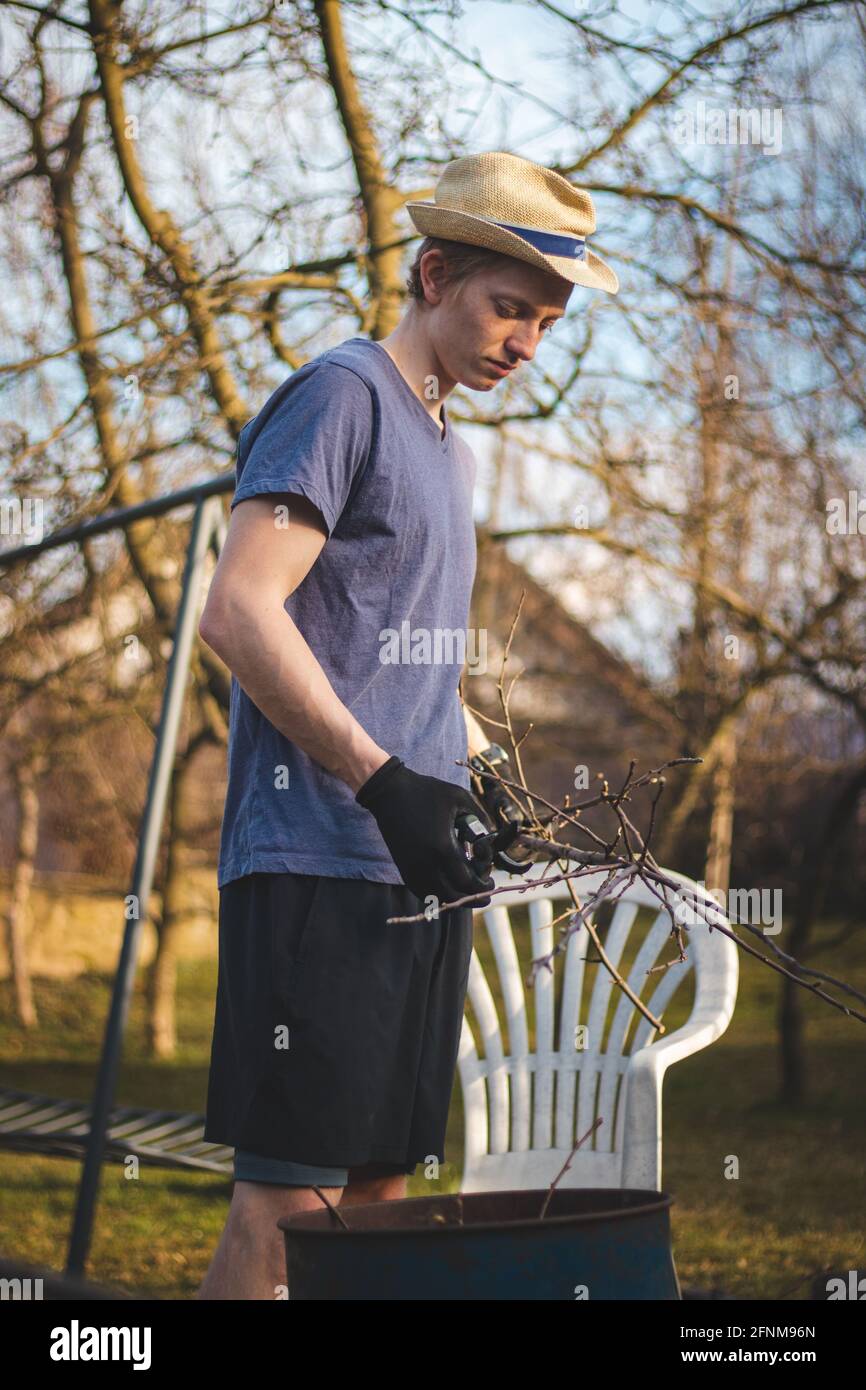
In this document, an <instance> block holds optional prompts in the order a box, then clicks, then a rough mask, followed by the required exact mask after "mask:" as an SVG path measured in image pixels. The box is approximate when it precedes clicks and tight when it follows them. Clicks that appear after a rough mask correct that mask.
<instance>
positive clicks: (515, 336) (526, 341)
mask: <svg viewBox="0 0 866 1390" xmlns="http://www.w3.org/2000/svg"><path fill="white" fill-rule="evenodd" d="M540 339H541V334H540V332H539V331H538V330H537V329H535V328H533V327H532V325H531V324H528V325H527V326H526V327H525V328H520V329H517V330H516V331H515V332H514V333H510V334H509V335H508V338H507V339H506V341H505V351H506V352H507V353H508V354H509V356H510V357H519V358H520V360H521V361H522V362H531V361H532V359H533V357H534V356H535V350H536V348H537V347H538V344H539V341H540Z"/></svg>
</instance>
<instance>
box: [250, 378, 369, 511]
mask: <svg viewBox="0 0 866 1390" xmlns="http://www.w3.org/2000/svg"><path fill="white" fill-rule="evenodd" d="M247 428H248V429H251V430H252V431H253V440H252V443H251V445H250V446H249V450H248V452H246V454H244V446H243V435H242V436H241V441H240V449H239V453H238V481H237V486H236V488H235V493H234V496H233V497H232V503H231V505H232V507H235V506H236V505H237V503H238V502H243V501H244V500H245V499H246V498H247V497H256V496H259V495H261V494H262V493H274V492H288V493H298V494H299V495H301V496H303V497H306V498H307V499H308V500H309V501H310V502H312V503H313V505H314V506H315V507H317V508H318V509H319V511H320V512H321V514H322V516H323V518H324V521H325V525H326V526H327V529H328V535H329V536H330V534H331V532H332V531H333V529H334V527H335V526H336V524H337V522H338V520H339V518H340V514H341V512H342V511H343V509H344V507H345V505H346V502H347V501H348V498H349V493H350V491H351V489H352V484H353V483H354V481H355V478H356V476H357V475H358V473H359V472H360V471H361V470H362V469H363V467H364V465H365V463H366V460H367V458H368V456H369V452H370V447H371V442H372V432H373V401H372V397H371V394H370V390H369V388H368V387H367V386H366V385H365V383H364V382H363V381H362V380H361V378H360V377H359V376H356V374H355V373H354V372H352V371H349V370H348V368H346V367H341V366H338V365H337V364H336V363H334V362H322V363H320V364H318V365H317V366H316V367H314V369H313V370H312V371H311V372H307V373H305V374H304V375H303V376H302V377H295V376H293V377H289V378H288V380H287V381H286V382H284V383H283V385H282V386H281V387H278V389H277V390H276V391H275V392H274V394H273V396H271V398H270V400H269V401H268V403H267V405H266V406H265V407H264V409H263V411H262V412H261V415H259V416H257V417H256V419H255V420H253V421H251V423H250V425H249V426H247Z"/></svg>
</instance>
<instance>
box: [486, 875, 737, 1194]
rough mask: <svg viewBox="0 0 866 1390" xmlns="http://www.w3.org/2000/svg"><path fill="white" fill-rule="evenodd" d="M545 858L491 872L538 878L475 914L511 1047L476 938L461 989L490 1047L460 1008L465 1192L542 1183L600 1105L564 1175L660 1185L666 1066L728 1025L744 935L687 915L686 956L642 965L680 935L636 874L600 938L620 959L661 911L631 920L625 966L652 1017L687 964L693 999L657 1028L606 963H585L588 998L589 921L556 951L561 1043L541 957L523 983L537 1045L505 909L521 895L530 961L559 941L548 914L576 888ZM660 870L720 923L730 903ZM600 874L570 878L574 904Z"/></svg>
mask: <svg viewBox="0 0 866 1390" xmlns="http://www.w3.org/2000/svg"><path fill="white" fill-rule="evenodd" d="M545 870H546V872H547V875H548V877H550V876H551V874H552V873H553V874H557V873H558V872H559V869H558V868H557V866H556V865H554V866H553V870H552V871H551V869H550V866H543V865H541V864H537V865H533V866H532V868H530V870H529V871H528V873H527V874H526V875H525V876H524V877H519V876H511V875H508V874H505V873H503V872H501V871H499V870H496V871H494V873H493V878H494V882H495V884H496V886H497V887H502V886H506V885H509V884H514V885H517V884H525V883H532V884H535V886H533V887H530V888H528V889H524V891H522V892H518V891H516V890H515V891H513V892H508V893H503V894H502V895H501V896H500V897H494V898H493V899H492V901H491V904H490V906H489V907H487V908H484V909H482V910H481V911H480V912H478V913H476V915H475V922H476V930H477V928H478V925H479V923H480V920H481V919H482V918H483V920H484V923H485V926H486V928H487V932H488V935H489V937H490V941H491V944H492V947H493V953H494V957H495V961H496V969H497V972H498V975H499V980H500V986H501V996H502V1001H503V1006H504V1012H505V1020H506V1023H507V1028H508V1038H509V1042H510V1053H509V1055H506V1053H505V1048H504V1043H503V1035H502V1031H501V1028H500V1021H499V1018H498V1015H497V1010H496V1005H495V1003H494V998H493V994H492V993H491V990H490V986H489V984H488V981H487V977H486V975H485V973H484V969H483V967H482V965H481V962H480V960H479V958H478V953H477V951H476V950H475V949H473V952H472V959H471V964H470V970H469V982H468V990H467V993H468V999H469V1002H470V1003H471V1005H472V1009H473V1011H474V1017H475V1019H476V1020H477V1027H478V1030H479V1032H480V1035H481V1038H482V1041H483V1048H484V1056H483V1057H479V1055H478V1049H477V1046H476V1042H475V1038H474V1036H473V1032H472V1027H471V1026H470V1022H469V1020H468V1018H467V1017H466V1015H465V1014H464V1018H463V1029H462V1033H461V1038H460V1051H459V1059H458V1068H459V1072H460V1081H461V1087H462V1092H463V1108H464V1116H465V1143H464V1158H463V1177H462V1182H461V1190H462V1191H463V1192H493V1191H509V1190H519V1189H526V1188H544V1187H548V1186H549V1185H550V1183H552V1182H553V1180H554V1178H555V1177H556V1175H557V1173H559V1171H560V1169H561V1168H562V1166H563V1164H564V1163H565V1160H566V1159H567V1157H568V1155H569V1153H570V1152H571V1148H572V1145H573V1144H574V1142H575V1138H576V1137H580V1136H583V1135H585V1134H586V1132H587V1130H588V1129H590V1127H591V1126H592V1124H593V1122H594V1121H595V1120H596V1118H597V1117H598V1116H601V1117H602V1121H603V1122H602V1124H601V1125H600V1126H599V1127H598V1129H597V1130H596V1131H595V1134H594V1136H593V1135H590V1137H589V1138H588V1139H586V1140H585V1141H584V1144H583V1145H582V1147H581V1148H579V1149H578V1150H577V1152H576V1153H575V1155H574V1157H573V1158H572V1160H571V1166H570V1168H569V1169H568V1171H567V1172H566V1173H565V1174H564V1175H563V1177H562V1179H561V1180H560V1183H559V1186H561V1187H629V1188H645V1189H651V1190H652V1191H656V1192H658V1191H661V1190H662V1188H661V1171H662V1082H663V1079H664V1074H665V1071H666V1069H667V1068H668V1067H669V1066H670V1064H671V1063H672V1062H677V1061H679V1059H680V1058H681V1057H688V1056H690V1054H691V1053H693V1052H698V1051H700V1049H701V1048H702V1047H707V1046H709V1044H710V1043H711V1042H714V1041H715V1039H716V1038H718V1037H720V1036H721V1034H722V1033H724V1031H725V1029H726V1028H727V1026H728V1024H729V1023H730V1021H731V1017H732V1015H733V1011H734V1003H735V1001H736V997H737V982H738V978H739V958H738V947H737V946H736V945H735V943H734V942H733V941H732V940H731V939H730V938H729V937H727V936H725V935H724V934H723V933H722V932H720V931H710V930H709V928H708V927H707V925H706V924H705V923H704V922H703V921H702V920H701V919H700V918H699V917H698V914H697V913H694V914H693V916H692V917H687V918H686V921H685V924H684V928H685V929H684V937H685V944H686V954H687V956H688V960H687V962H685V963H683V964H675V965H671V966H670V967H669V968H668V969H667V970H664V971H660V972H659V973H658V974H655V975H651V976H649V977H647V974H646V972H647V970H648V968H649V967H650V966H652V965H655V964H657V963H658V962H659V961H660V959H664V960H669V959H671V957H672V956H673V955H675V953H676V940H675V938H673V937H671V936H670V930H671V919H670V915H669V914H668V912H667V911H666V910H665V908H664V907H663V905H662V903H661V901H660V900H659V898H658V897H656V896H655V895H654V894H653V893H651V892H650V890H649V889H648V888H647V887H646V885H645V884H644V883H643V882H641V880H640V879H635V880H634V881H633V882H632V883H631V884H630V885H629V887H628V888H627V890H626V891H625V892H624V893H623V894H622V896H621V897H620V898H619V899H618V901H617V902H616V904H615V906H614V908H613V913H612V917H611V921H610V925H609V927H608V929H607V932H606V934H604V935H603V936H602V944H603V946H604V949H605V953H606V955H607V956H608V957H609V958H610V959H611V961H612V962H613V963H614V965H616V966H617V967H618V966H619V962H620V961H621V960H622V957H623V951H624V948H625V946H626V942H627V941H628V937H629V932H630V931H631V929H632V926H633V924H634V922H635V918H636V917H637V915H638V910H639V909H640V908H642V907H649V908H653V909H656V912H655V917H654V920H653V921H652V923H651V924H650V926H649V927H648V929H647V930H646V931H645V932H644V931H643V930H642V927H638V929H637V930H638V931H639V932H640V933H641V940H640V945H639V947H638V949H637V953H636V955H635V958H634V961H633V962H632V964H631V966H630V968H629V969H628V972H627V973H625V972H624V971H620V973H622V974H624V978H626V979H627V981H628V983H629V986H630V987H631V989H632V990H633V991H634V993H635V994H636V995H637V996H638V997H639V998H640V999H641V1000H642V1002H643V1003H645V1004H646V1005H647V1007H648V1008H649V1009H650V1011H651V1013H652V1014H653V1015H654V1016H655V1017H656V1018H659V1017H661V1016H663V1014H664V1010H665V1008H666V1007H667V1005H668V1002H669V1000H670V999H671V997H672V995H673V994H674V991H675V990H676V989H677V987H678V986H680V985H681V984H682V982H683V980H684V979H685V977H686V974H687V973H689V972H691V971H694V1003H693V1006H692V1010H691V1014H690V1016H689V1018H688V1021H687V1022H686V1023H685V1024H683V1026H682V1027H680V1028H677V1029H676V1030H675V1031H674V1032H668V1033H665V1034H663V1035H662V1036H659V1035H658V1030H657V1029H656V1028H654V1027H653V1026H652V1024H651V1023H650V1022H649V1020H648V1019H646V1018H645V1017H644V1016H643V1014H641V1013H640V1011H639V1010H636V1009H635V1006H634V1004H633V1003H632V1001H631V1000H630V999H629V998H628V996H627V995H626V994H625V993H624V992H623V991H622V990H621V989H620V987H619V986H618V985H617V984H616V983H615V982H614V980H613V978H612V976H611V974H610V972H609V971H608V969H607V968H606V966H604V965H593V966H592V969H593V970H594V971H595V972H596V973H595V978H594V981H593V982H592V986H591V993H590V992H589V989H588V990H587V991H586V993H587V998H586V1000H583V995H584V988H583V985H584V975H585V957H586V955H587V954H589V955H590V956H591V957H594V956H595V955H596V952H595V947H594V946H593V944H592V941H591V938H590V936H589V934H588V932H587V931H586V929H585V928H581V929H580V930H579V931H577V932H574V933H573V934H572V936H571V937H570V939H569V941H568V945H567V947H566V949H565V950H564V951H563V952H562V953H561V954H560V955H558V956H556V957H555V958H554V960H553V961H552V963H551V964H552V968H553V972H556V973H557V974H558V973H559V972H561V971H563V970H564V972H565V973H564V977H563V986H562V998H561V1009H560V1022H559V1044H558V1047H555V1045H554V1036H553V1034H554V1000H555V994H554V988H555V980H554V974H553V973H551V971H549V970H546V969H544V968H543V967H542V968H540V969H539V970H538V971H537V972H536V976H535V982H534V985H533V988H532V990H531V991H530V993H531V994H532V995H533V996H534V1000H535V1025H536V1033H535V1038H536V1041H535V1047H536V1050H535V1051H534V1052H530V1050H529V1032H528V1026H527V1022H528V1021H527V999H526V994H525V986H524V980H525V978H526V977H527V976H528V974H529V971H528V969H525V968H522V967H521V965H520V962H519V961H518V957H517V952H516V949H515V940H514V935H513V930H512V924H511V920H510V917H509V912H508V909H509V908H511V907H514V906H517V905H519V904H522V903H526V904H528V912H529V920H530V926H531V935H532V943H531V951H532V959H533V960H535V959H538V957H540V956H544V955H547V954H548V952H550V951H551V950H552V949H553V947H554V946H555V945H556V944H557V942H558V941H559V940H560V936H561V933H560V927H561V926H563V925H565V923H560V924H559V926H558V927H557V928H556V929H554V928H553V927H552V926H551V925H550V924H551V922H552V920H553V918H554V917H556V916H559V914H560V913H561V912H563V911H564V910H565V908H566V907H567V905H568V903H569V901H570V899H569V894H568V888H567V886H566V885H565V884H563V883H559V884H553V885H546V884H537V883H536V880H538V879H539V878H540V877H541V875H542V873H544V872H545ZM666 873H667V874H668V876H669V877H670V878H671V879H672V880H674V881H675V882H676V883H678V884H679V885H680V886H684V887H687V888H689V889H691V891H692V892H693V893H694V894H695V895H696V896H697V897H698V898H699V899H704V900H706V901H707V902H708V903H709V905H710V907H709V913H708V915H709V916H710V920H711V921H717V922H720V923H722V924H725V925H727V921H728V919H727V917H726V916H725V913H724V911H723V910H722V909H721V908H720V907H719V905H718V903H717V902H715V900H714V899H712V898H711V897H710V896H709V895H708V894H707V893H706V891H705V890H704V889H703V888H701V887H700V886H699V885H698V884H696V883H694V882H693V881H692V880H691V879H688V878H686V877H685V876H684V875H682V874H677V873H674V872H673V871H671V870H666ZM605 877H606V875H605V874H604V873H598V874H592V875H587V876H586V877H583V878H579V879H577V880H575V887H576V891H577V893H578V897H579V900H580V902H581V905H583V904H584V903H586V901H587V900H588V898H589V897H590V896H591V895H592V893H594V892H595V891H596V890H597V888H598V887H599V886H600V885H601V883H602V882H603V880H604V878H605ZM669 898H670V901H671V906H672V908H676V906H677V900H676V897H675V896H674V895H673V894H670V893H669ZM642 920H643V919H642ZM519 930H520V929H519ZM523 930H525V928H524V929H523ZM589 979H590V980H592V977H591V976H590V977H589ZM612 990H615V991H616V994H617V996H618V999H617V1002H616V1005H615V1009H614V1012H613V1018H612V1022H611V1025H610V1028H609V1030H608V1035H607V1037H604V1036H603V1032H604V1027H605V1020H606V1019H607V1017H608V1012H609V1001H610V996H611V991H612ZM582 1002H583V1004H584V1007H583V1008H581V1004H582ZM635 1013H638V1020H637V1027H636V1029H635V1030H634V1033H633V1037H632V1038H631V1041H630V1044H629V1050H628V1051H627V1052H626V1051H624V1044H625V1040H626V1037H627V1034H628V1029H629V1024H630V1022H631V1020H632V1016H633V1015H634V1014H635ZM579 1023H584V1024H586V1025H587V1028H586V1046H585V1047H583V1048H578V1047H576V1046H575V1038H576V1027H577V1025H578V1024H579ZM654 1038H658V1041H653V1039H654ZM554 1078H556V1095H555V1097H554ZM533 1079H534V1084H533ZM575 1093H576V1095H577V1115H576V1121H577V1122H576V1125H575ZM614 1117H615V1118H614Z"/></svg>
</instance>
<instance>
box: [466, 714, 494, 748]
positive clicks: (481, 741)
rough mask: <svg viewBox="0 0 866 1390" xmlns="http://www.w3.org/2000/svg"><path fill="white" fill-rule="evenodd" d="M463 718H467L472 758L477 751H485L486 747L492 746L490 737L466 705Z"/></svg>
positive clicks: (467, 736) (467, 733)
mask: <svg viewBox="0 0 866 1390" xmlns="http://www.w3.org/2000/svg"><path fill="white" fill-rule="evenodd" d="M463 718H464V719H465V720H466V738H467V741H468V743H469V756H470V758H472V757H474V756H475V754H476V753H483V752H484V749H485V748H488V747H489V746H490V739H489V738H488V737H487V735H486V734H485V732H484V730H483V729H482V727H481V725H480V724H479V723H478V720H477V719H476V718H475V716H474V714H470V712H469V710H468V709H467V708H466V706H465V705H464V706H463Z"/></svg>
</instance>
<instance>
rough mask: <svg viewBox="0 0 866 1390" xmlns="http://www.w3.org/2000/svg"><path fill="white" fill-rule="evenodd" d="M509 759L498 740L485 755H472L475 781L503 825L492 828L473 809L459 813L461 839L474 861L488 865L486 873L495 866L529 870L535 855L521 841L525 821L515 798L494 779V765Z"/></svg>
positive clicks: (457, 834)
mask: <svg viewBox="0 0 866 1390" xmlns="http://www.w3.org/2000/svg"><path fill="white" fill-rule="evenodd" d="M507 762H508V754H507V753H506V752H505V749H504V748H501V747H500V745H499V744H498V743H492V744H491V745H490V747H489V748H486V749H485V750H484V754H483V758H479V757H477V756H476V757H472V758H470V759H469V766H470V768H471V769H472V772H473V773H474V774H475V781H476V783H477V785H478V786H479V788H481V797H483V798H484V801H485V803H486V806H487V809H488V810H489V811H490V812H491V814H492V817H493V819H494V820H498V821H499V823H500V824H499V829H497V830H489V829H488V828H487V826H486V825H484V824H483V822H482V821H481V820H480V819H479V817H478V816H476V815H473V814H472V812H471V811H464V812H463V813H462V814H461V815H459V816H458V817H457V819H456V822H455V825H454V835H455V838H456V840H457V843H458V844H459V845H460V847H461V849H462V850H463V852H464V854H465V855H466V857H467V859H468V860H469V861H470V863H472V862H473V861H474V860H479V861H480V863H481V864H482V865H483V866H484V874H485V876H486V875H487V873H489V871H490V868H491V867H495V868H497V869H504V870H505V872H506V873H509V874H525V873H526V871H527V869H528V868H529V866H530V865H531V864H532V862H533V857H534V851H533V850H531V849H529V848H527V846H525V845H522V844H520V843H519V836H520V834H521V831H522V830H523V829H524V824H523V819H522V817H520V816H519V815H518V813H517V808H516V807H515V805H514V802H513V801H512V799H511V797H510V796H509V795H508V792H507V791H506V790H505V789H504V788H503V787H502V786H501V784H497V783H496V782H495V781H493V779H492V778H491V775H490V769H491V768H495V767H496V765H497V763H507ZM485 774H486V775H487V776H486V781H487V783H488V784H489V783H490V782H491V781H493V785H492V786H488V790H487V794H486V795H485V792H484V786H485V780H484V775H485ZM481 797H479V800H480V799H481Z"/></svg>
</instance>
